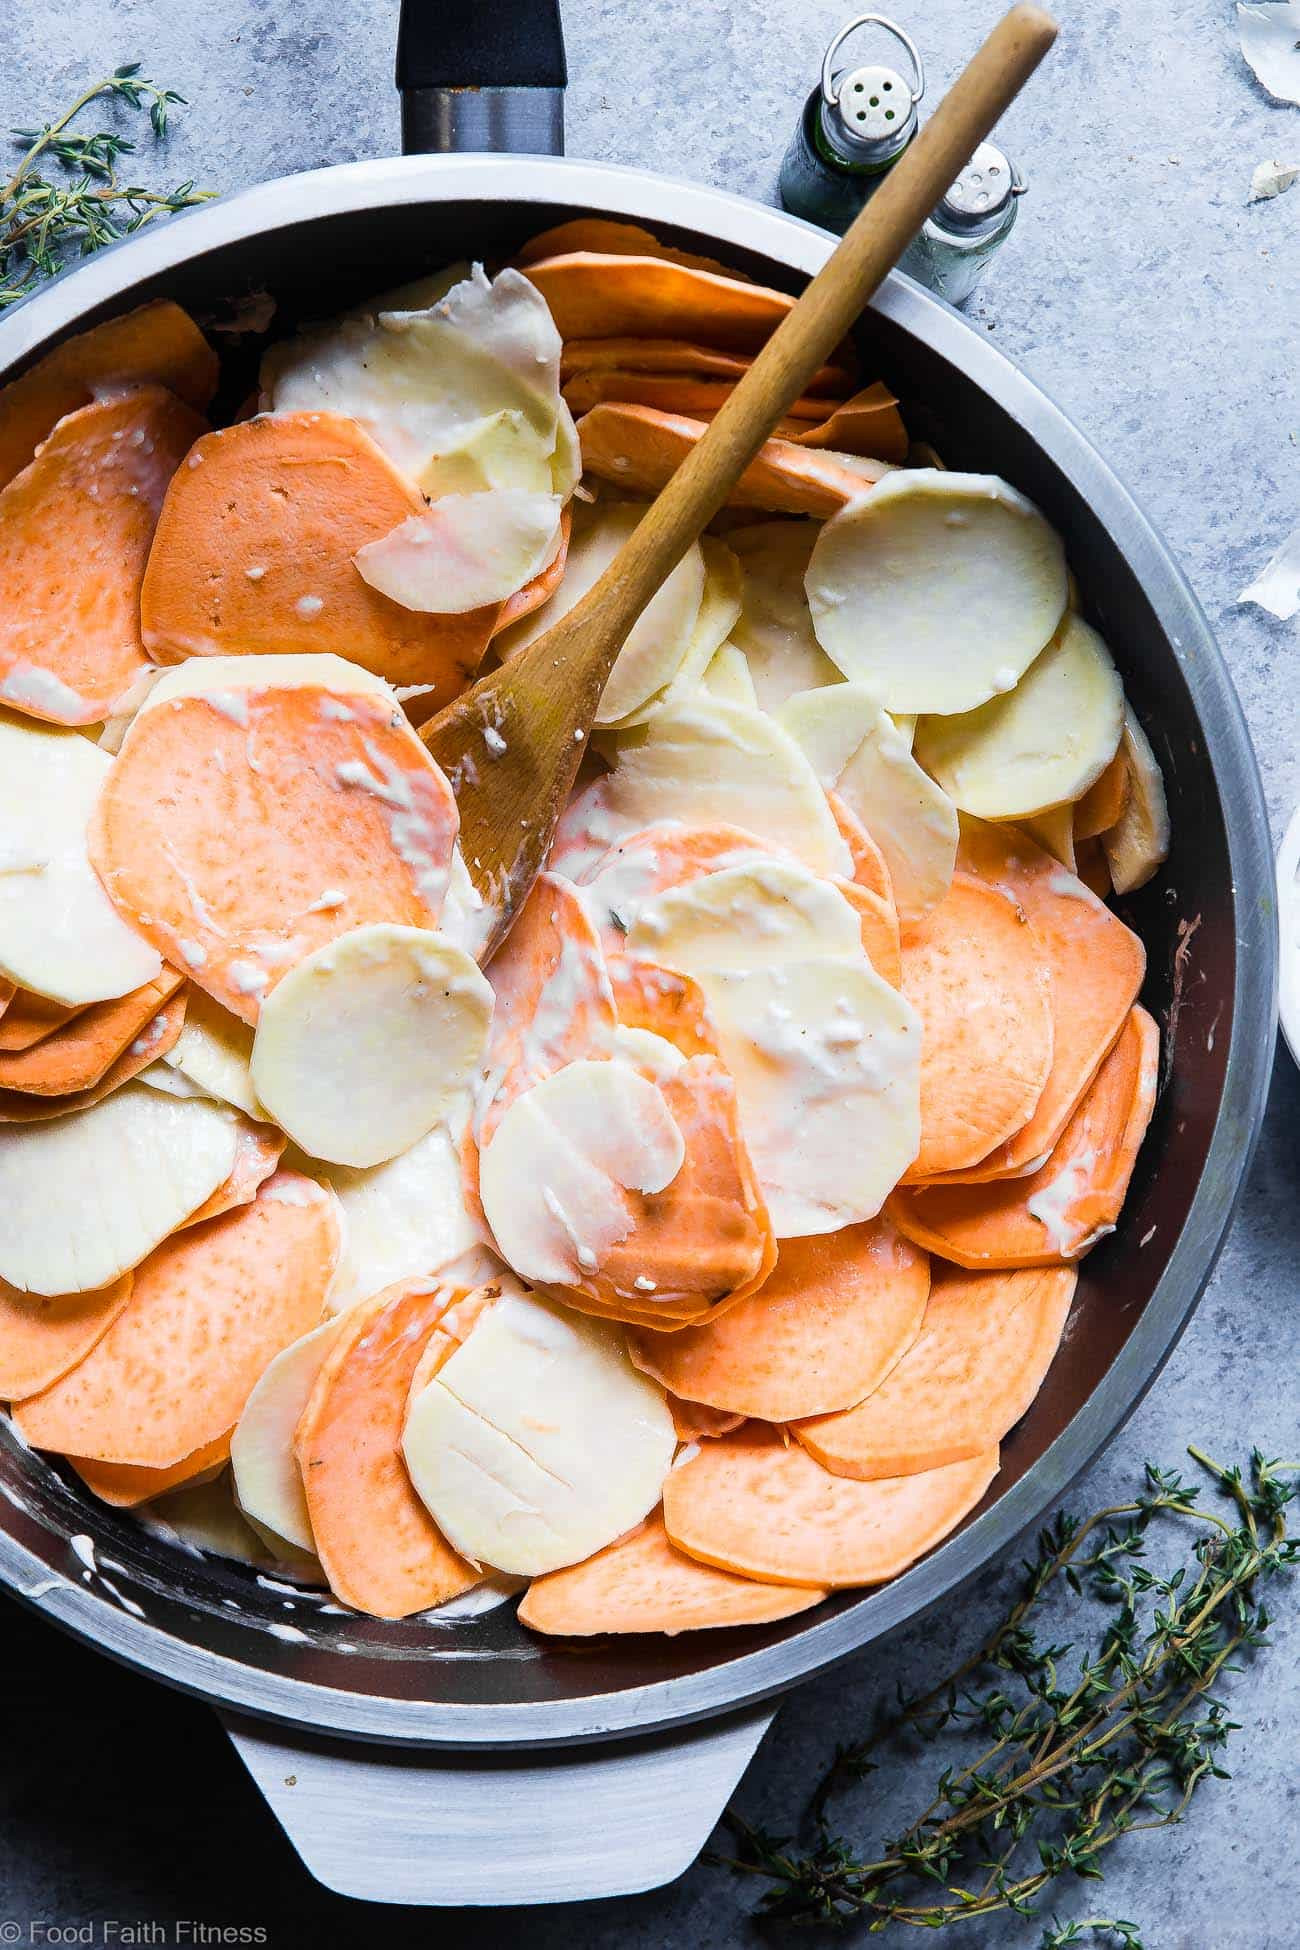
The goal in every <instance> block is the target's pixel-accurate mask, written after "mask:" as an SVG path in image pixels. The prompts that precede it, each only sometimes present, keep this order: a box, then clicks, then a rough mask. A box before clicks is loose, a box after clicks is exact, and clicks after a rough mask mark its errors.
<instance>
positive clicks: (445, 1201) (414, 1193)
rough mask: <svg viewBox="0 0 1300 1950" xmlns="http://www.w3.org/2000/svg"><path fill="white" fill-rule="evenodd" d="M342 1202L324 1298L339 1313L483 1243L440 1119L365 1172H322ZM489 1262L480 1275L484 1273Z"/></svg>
mask: <svg viewBox="0 0 1300 1950" xmlns="http://www.w3.org/2000/svg"><path fill="white" fill-rule="evenodd" d="M325 1176H326V1177H327V1178H328V1179H329V1182H330V1184H331V1185H332V1187H333V1188H334V1192H335V1194H336V1196H337V1198H338V1201H339V1204H340V1206H341V1207H342V1208H343V1250H342V1252H341V1253H340V1255H339V1263H338V1266H337V1267H336V1268H335V1272H334V1279H333V1282H332V1283H331V1286H330V1290H329V1293H328V1294H327V1296H326V1301H325V1304H326V1306H327V1307H328V1308H329V1310H330V1312H331V1313H336V1314H337V1313H343V1312H344V1311H345V1310H346V1309H347V1308H348V1307H352V1306H355V1305H356V1303H357V1301H358V1300H366V1299H368V1298H369V1297H370V1295H371V1294H372V1293H379V1292H380V1291H382V1289H383V1288H384V1287H387V1286H396V1285H397V1284H398V1282H399V1281H401V1280H409V1279H414V1278H415V1277H416V1276H417V1275H419V1274H422V1273H423V1274H433V1273H437V1272H439V1271H440V1270H441V1268H443V1267H444V1266H448V1265H450V1264H451V1263H452V1262H453V1261H456V1260H459V1259H461V1258H462V1256H463V1255H464V1254H466V1253H470V1252H473V1251H474V1249H475V1248H476V1247H477V1248H480V1249H483V1248H485V1246H486V1238H487V1235H486V1233H485V1232H484V1230H483V1227H482V1225H481V1224H480V1223H479V1221H478V1219H477V1218H475V1217H474V1216H473V1215H472V1214H471V1213H470V1211H469V1209H468V1207H467V1206H466V1204H465V1190H464V1183H463V1179H462V1174H461V1165H460V1156H459V1153H458V1151H457V1148H456V1144H455V1142H454V1140H453V1138H452V1135H451V1132H450V1131H449V1130H448V1128H447V1126H446V1125H445V1124H437V1125H435V1126H434V1128H433V1130H431V1131H430V1132H429V1133H428V1135H427V1136H426V1137H422V1138H420V1139H419V1141H418V1142H417V1143H415V1144H413V1145H412V1146H411V1148H410V1150H409V1151H403V1152H402V1153H401V1154H400V1155H399V1156H398V1157H396V1158H390V1159H389V1160H388V1161H387V1163H385V1164H382V1165H372V1166H371V1167H370V1168H369V1170H366V1171H349V1170H348V1169H347V1168H346V1167H343V1166H330V1167H327V1169H326V1171H325ZM490 1271H491V1265H490V1263H489V1265H488V1266H487V1267H486V1268H485V1270H484V1272H483V1277H484V1278H485V1279H486V1278H488V1277H489V1276H490Z"/></svg>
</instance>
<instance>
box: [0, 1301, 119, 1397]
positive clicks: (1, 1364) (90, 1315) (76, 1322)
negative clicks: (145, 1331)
mask: <svg viewBox="0 0 1300 1950" xmlns="http://www.w3.org/2000/svg"><path fill="white" fill-rule="evenodd" d="M133 1277H134V1276H133V1275H132V1274H130V1273H124V1274H123V1275H122V1277H121V1279H120V1280H114V1282H113V1284H112V1286H106V1287H101V1288H100V1289H99V1291H98V1292H97V1293H68V1294H64V1295H61V1296H60V1297H58V1298H56V1299H47V1298H44V1297H42V1295H40V1294H38V1293H20V1292H19V1291H18V1289H17V1288H16V1287H12V1286H10V1285H9V1283H8V1281H7V1280H0V1401H6V1402H20V1401H24V1400H25V1399H26V1398H27V1396H28V1395H39V1394H40V1393H41V1392H42V1390H43V1389H46V1388H50V1387H52V1386H53V1385H54V1383H55V1382H56V1381H58V1380H59V1379H60V1378H61V1376H63V1375H65V1374H67V1373H68V1372H69V1370H70V1369H72V1368H75V1367H76V1365H77V1363H78V1361H80V1360H81V1359H82V1358H83V1357H84V1356H85V1355H87V1354H89V1352H90V1350H91V1348H92V1347H94V1345H95V1343H96V1341H98V1340H101V1339H102V1338H103V1336H104V1335H105V1334H106V1333H107V1332H108V1330H109V1328H110V1327H111V1326H112V1325H113V1322H114V1321H115V1320H116V1319H117V1317H118V1315H119V1314H120V1313H121V1311H122V1309H123V1307H125V1305H126V1303H127V1301H128V1300H129V1299H130V1298H131V1285H132V1280H133Z"/></svg>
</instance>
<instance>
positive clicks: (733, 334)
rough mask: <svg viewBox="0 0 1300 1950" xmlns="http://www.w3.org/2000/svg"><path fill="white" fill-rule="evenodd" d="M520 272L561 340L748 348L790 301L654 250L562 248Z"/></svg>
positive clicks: (782, 294)
mask: <svg viewBox="0 0 1300 1950" xmlns="http://www.w3.org/2000/svg"><path fill="white" fill-rule="evenodd" d="M524 275H525V276H526V277H527V278H528V279H529V280H530V282H531V283H533V284H535V285H536V286H537V289H538V290H539V291H540V292H541V294H542V296H543V297H544V298H545V300H546V302H547V305H548V306H549V307H550V312H551V317H552V318H553V319H554V320H555V327H556V330H557V331H558V332H559V334H560V337H561V338H563V339H590V338H596V337H602V338H672V339H698V340H699V341H700V343H701V344H703V345H718V346H723V347H725V348H727V349H729V350H732V351H736V350H739V351H745V352H752V351H755V350H756V349H757V348H758V347H759V346H760V345H762V343H763V341H764V340H765V339H766V338H768V337H769V336H770V334H771V333H772V332H773V331H774V330H775V328H776V327H777V326H778V325H779V324H780V323H781V320H782V319H783V318H784V317H785V316H786V314H787V313H788V312H789V311H790V310H791V309H792V308H793V305H794V299H793V298H791V297H790V296H789V294H788V293H787V292H784V291H772V290H769V289H768V287H767V286H766V285H761V284H746V283H742V282H741V281H740V280H739V279H736V278H733V277H732V276H731V274H730V272H720V271H704V270H700V269H699V268H698V267H697V266H695V265H690V264H676V263H674V262H673V261H672V260H671V259H669V258H662V257H658V256H655V257H648V256H637V255H633V256H616V255H610V254H608V253H604V252H596V251H564V252H562V253H560V254H559V255H556V256H551V257H543V258H535V259H534V260H533V261H532V262H531V263H530V264H529V265H528V266H527V269H526V271H525V274H524Z"/></svg>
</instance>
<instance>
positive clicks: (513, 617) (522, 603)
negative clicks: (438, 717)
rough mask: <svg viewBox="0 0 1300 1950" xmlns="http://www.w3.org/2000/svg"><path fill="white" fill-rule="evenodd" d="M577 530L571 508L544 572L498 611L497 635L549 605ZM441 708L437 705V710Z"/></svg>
mask: <svg viewBox="0 0 1300 1950" xmlns="http://www.w3.org/2000/svg"><path fill="white" fill-rule="evenodd" d="M572 529H573V509H572V506H571V505H570V506H567V507H566V508H565V509H564V511H563V513H562V514H561V516H560V545H559V547H558V548H557V549H556V551H555V554H554V555H553V556H552V557H551V559H550V561H549V562H548V563H547V565H546V567H545V568H544V569H539V570H538V572H537V574H536V575H535V576H534V577H533V579H532V581H531V582H526V583H525V584H524V586H523V588H522V589H516V591H515V593H514V595H513V596H507V597H506V600H505V601H504V602H503V603H502V604H501V607H500V609H499V610H498V612H497V616H496V620H495V622H494V623H493V625H492V634H493V636H499V635H500V634H501V632H502V630H508V629H509V628H510V625H511V624H512V623H517V622H518V621H519V619H520V617H522V616H531V615H532V613H533V611H534V610H535V609H540V608H541V606H542V604H543V603H544V602H548V601H549V600H550V598H551V597H552V596H553V595H554V594H555V592H556V590H557V589H558V588H559V586H560V584H561V583H562V582H563V580H564V568H565V564H566V562H567V561H568V559H569V537H570V534H571V533H572ZM436 708H437V707H436V706H435V709H436Z"/></svg>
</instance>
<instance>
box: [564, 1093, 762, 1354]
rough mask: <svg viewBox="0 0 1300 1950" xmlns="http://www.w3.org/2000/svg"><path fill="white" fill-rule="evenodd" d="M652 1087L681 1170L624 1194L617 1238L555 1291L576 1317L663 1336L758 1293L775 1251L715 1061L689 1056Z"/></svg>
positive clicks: (732, 1104)
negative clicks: (680, 1145) (651, 1187)
mask: <svg viewBox="0 0 1300 1950" xmlns="http://www.w3.org/2000/svg"><path fill="white" fill-rule="evenodd" d="M660 1088H661V1090H662V1091H663V1094H664V1098H665V1100H666V1102H667V1105H668V1108H669V1110H670V1111H671V1112H672V1115H673V1117H674V1119H675V1120H676V1123H677V1126H678V1129H679V1130H680V1131H681V1134H682V1138H683V1141H684V1143H685V1150H686V1155H685V1158H684V1160H683V1163H682V1166H681V1169H680V1170H679V1171H678V1173H677V1176H676V1177H675V1178H674V1179H673V1181H672V1183H671V1184H670V1185H668V1186H666V1187H665V1189H664V1190H663V1191H662V1192H656V1193H645V1192H624V1194H623V1196H624V1199H625V1200H626V1204H627V1209H628V1217H629V1227H628V1232H627V1235H626V1236H625V1238H623V1239H622V1240H621V1241H620V1242H619V1243H618V1244H617V1245H615V1246H612V1247H609V1248H607V1249H606V1251H605V1252H604V1253H603V1255H602V1256H601V1259H600V1261H599V1263H598V1264H597V1265H596V1267H595V1268H594V1269H593V1270H592V1271H591V1272H589V1273H586V1274H584V1275H583V1277H582V1279H581V1280H580V1281H578V1282H576V1283H575V1284H574V1285H572V1286H565V1287H562V1288H557V1289H556V1291H557V1292H558V1293H560V1294H561V1296H562V1297H563V1298H564V1300H565V1301H567V1302H568V1304H569V1305H570V1306H573V1307H576V1308H578V1309H579V1311H581V1312H583V1313H590V1314H596V1315H598V1316H599V1317H600V1318H602V1319H605V1320H621V1321H626V1322H629V1323H631V1324H632V1325H640V1326H646V1325H654V1326H655V1327H658V1328H661V1329H669V1328H677V1327H680V1326H684V1325H687V1324H689V1323H691V1322H694V1321H698V1320H703V1319H712V1318H716V1317H717V1315H718V1313H719V1312H720V1311H721V1310H722V1309H723V1308H724V1307H730V1306H735V1305H737V1304H738V1303H739V1302H740V1301H742V1300H743V1299H745V1298H746V1297H747V1296H748V1295H749V1294H751V1293H756V1292H757V1291H758V1289H759V1288H760V1287H761V1286H762V1284H763V1282H764V1281H765V1280H766V1279H767V1277H768V1275H769V1274H770V1272H771V1270H772V1268H773V1266H774V1265H775V1264H776V1244H775V1241H774V1240H773V1238H772V1228H771V1221H770V1220H769V1218H768V1215H767V1209H766V1207H765V1206H764V1204H763V1201H762V1197H761V1195H760V1193H759V1190H758V1186H757V1183H756V1181H755V1178H754V1173H753V1167H752V1165H751V1164H750V1161H749V1154H748V1152H747V1151H746V1150H745V1145H744V1140H743V1138H742V1137H741V1134H740V1123H739V1118H738V1116H737V1111H736V1093H735V1086H734V1085H733V1083H732V1081H731V1077H730V1075H729V1073H728V1072H727V1071H726V1070H725V1069H724V1068H723V1067H722V1065H721V1063H719V1062H718V1061H717V1059H716V1058H715V1057H708V1056H703V1057H694V1058H691V1059H689V1060H688V1061H687V1062H686V1063H685V1064H684V1065H683V1067H682V1068H681V1069H680V1070H679V1071H677V1073H676V1074H675V1075H673V1076H671V1077H668V1078H666V1079H663V1080H661V1082H660Z"/></svg>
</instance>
